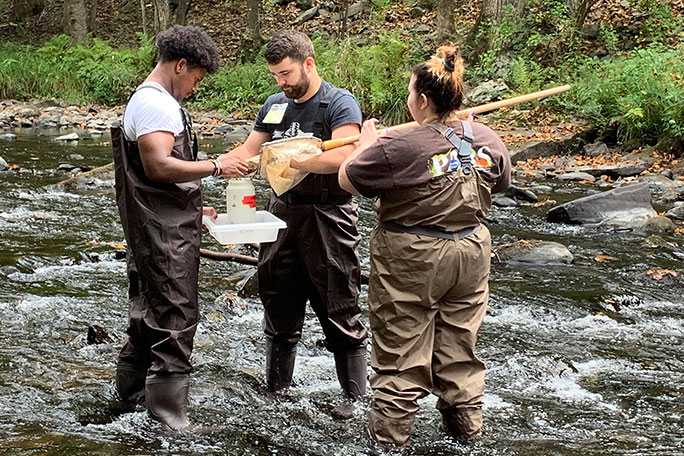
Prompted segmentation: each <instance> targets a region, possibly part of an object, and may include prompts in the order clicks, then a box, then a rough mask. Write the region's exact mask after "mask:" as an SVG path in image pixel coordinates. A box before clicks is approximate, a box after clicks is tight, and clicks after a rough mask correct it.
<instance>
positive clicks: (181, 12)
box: [173, 0, 192, 25]
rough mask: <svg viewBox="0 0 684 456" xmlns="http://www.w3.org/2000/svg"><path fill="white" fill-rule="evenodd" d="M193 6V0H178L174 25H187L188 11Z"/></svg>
mask: <svg viewBox="0 0 684 456" xmlns="http://www.w3.org/2000/svg"><path fill="white" fill-rule="evenodd" d="M191 6H192V0H178V4H177V5H176V10H175V11H174V14H173V17H174V21H173V22H174V24H180V25H186V24H187V22H188V11H190V7H191Z"/></svg>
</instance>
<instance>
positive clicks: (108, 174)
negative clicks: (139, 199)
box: [57, 163, 114, 191]
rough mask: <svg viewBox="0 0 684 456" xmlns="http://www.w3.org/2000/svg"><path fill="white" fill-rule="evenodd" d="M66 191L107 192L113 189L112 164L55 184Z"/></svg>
mask: <svg viewBox="0 0 684 456" xmlns="http://www.w3.org/2000/svg"><path fill="white" fill-rule="evenodd" d="M57 187H60V188H63V189H64V190H68V191H83V190H109V189H112V188H114V163H109V164H108V165H104V166H100V167H99V168H94V169H92V170H89V171H86V172H84V173H81V174H78V175H76V176H74V177H71V178H69V179H66V180H63V181H62V182H60V183H58V184H57Z"/></svg>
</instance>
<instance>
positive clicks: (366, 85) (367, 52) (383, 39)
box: [314, 33, 428, 124]
mask: <svg viewBox="0 0 684 456" xmlns="http://www.w3.org/2000/svg"><path fill="white" fill-rule="evenodd" d="M314 44H315V46H316V47H317V51H316V52H317V58H316V61H317V62H318V67H319V71H320V72H321V75H322V76H323V77H324V78H325V79H326V80H328V81H330V82H331V83H333V84H334V85H336V86H338V87H343V88H345V89H347V90H349V91H350V92H351V93H353V94H354V96H356V98H357V99H358V100H359V103H360V105H361V109H362V111H363V112H364V114H366V116H375V117H379V118H381V119H382V120H383V121H384V122H385V123H386V124H395V123H399V122H402V121H406V120H408V119H409V117H410V115H409V113H408V108H407V106H406V97H407V96H408V91H407V87H408V81H409V76H410V70H411V67H412V66H413V65H415V64H416V63H418V62H420V61H421V60H424V59H425V58H426V57H427V56H428V53H427V52H426V51H425V50H424V49H421V48H419V47H412V46H411V45H409V44H408V43H407V42H406V41H404V40H401V39H400V37H399V36H398V35H397V34H394V33H390V34H385V35H381V36H380V37H379V38H378V42H377V43H376V44H372V45H370V46H357V45H355V44H354V42H353V41H351V40H344V41H340V42H334V43H325V42H324V41H323V40H321V39H317V40H314ZM414 46H415V45H414Z"/></svg>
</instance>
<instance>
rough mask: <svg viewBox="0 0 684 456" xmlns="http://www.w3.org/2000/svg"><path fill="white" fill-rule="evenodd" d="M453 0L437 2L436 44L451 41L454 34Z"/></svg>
mask: <svg viewBox="0 0 684 456" xmlns="http://www.w3.org/2000/svg"><path fill="white" fill-rule="evenodd" d="M455 3H456V2H455V1H454V0H439V1H438V2H437V43H438V44H441V43H445V42H447V41H449V40H451V39H452V38H453V36H454V33H455V32H456V29H455V27H454V7H455V6H456V5H455Z"/></svg>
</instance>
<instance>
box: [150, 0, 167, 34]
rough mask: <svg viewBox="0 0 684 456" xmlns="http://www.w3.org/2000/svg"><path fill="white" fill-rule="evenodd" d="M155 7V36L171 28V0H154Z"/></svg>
mask: <svg viewBox="0 0 684 456" xmlns="http://www.w3.org/2000/svg"><path fill="white" fill-rule="evenodd" d="M152 4H153V5H154V34H155V35H156V34H157V33H159V32H161V31H163V30H166V29H167V28H168V26H169V14H170V8H169V0H152Z"/></svg>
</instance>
